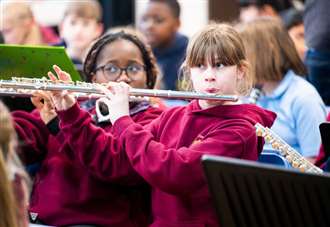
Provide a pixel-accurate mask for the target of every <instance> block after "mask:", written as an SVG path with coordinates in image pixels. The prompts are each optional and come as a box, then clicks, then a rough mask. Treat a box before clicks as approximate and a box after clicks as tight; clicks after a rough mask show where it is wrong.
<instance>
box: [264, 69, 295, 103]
mask: <svg viewBox="0 0 330 227" xmlns="http://www.w3.org/2000/svg"><path fill="white" fill-rule="evenodd" d="M293 76H294V73H293V71H291V70H289V71H288V72H287V73H286V74H285V76H284V77H283V79H282V80H281V82H280V84H279V85H278V86H277V87H276V88H275V90H274V91H273V92H272V94H270V95H266V96H267V97H268V98H274V99H276V98H279V97H281V96H282V95H283V94H284V93H285V91H286V90H287V89H288V88H289V86H290V84H291V82H292V80H293Z"/></svg>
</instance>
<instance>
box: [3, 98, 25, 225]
mask: <svg viewBox="0 0 330 227" xmlns="http://www.w3.org/2000/svg"><path fill="white" fill-rule="evenodd" d="M15 149H16V132H15V128H14V125H13V121H12V118H11V115H10V112H9V110H8V109H7V107H6V106H5V105H4V104H3V103H2V102H1V101H0V182H1V183H0V210H1V212H0V226H10V227H21V226H23V227H27V226H28V220H27V205H28V201H27V200H28V191H27V187H28V183H29V182H28V181H29V180H28V177H27V174H26V173H25V172H24V170H23V168H22V165H21V163H20V161H19V159H18V157H17V155H16V152H15ZM17 173H18V174H20V176H21V177H23V178H24V179H25V182H22V181H20V183H22V184H24V183H26V184H24V185H19V186H22V188H19V189H18V188H16V187H15V183H14V181H16V182H17V178H16V176H17V175H16V174H17ZM15 190H18V191H16V192H17V193H22V195H19V196H20V198H17V197H16V196H17V194H16V193H15ZM22 204H23V205H22Z"/></svg>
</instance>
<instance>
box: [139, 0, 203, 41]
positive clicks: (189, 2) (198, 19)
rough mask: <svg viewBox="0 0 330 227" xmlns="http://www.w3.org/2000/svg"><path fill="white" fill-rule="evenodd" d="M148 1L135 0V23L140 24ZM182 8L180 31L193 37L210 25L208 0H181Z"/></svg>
mask: <svg viewBox="0 0 330 227" xmlns="http://www.w3.org/2000/svg"><path fill="white" fill-rule="evenodd" d="M147 2H148V0H135V7H136V8H135V21H136V23H138V21H139V19H140V18H141V13H142V12H143V10H144V7H146V4H147ZM179 3H180V6H181V17H180V19H181V28H180V31H181V32H182V33H183V34H186V35H188V36H191V35H193V34H194V33H195V32H196V31H198V30H199V29H201V28H202V27H203V26H204V25H206V24H207V23H208V19H209V15H208V0H179Z"/></svg>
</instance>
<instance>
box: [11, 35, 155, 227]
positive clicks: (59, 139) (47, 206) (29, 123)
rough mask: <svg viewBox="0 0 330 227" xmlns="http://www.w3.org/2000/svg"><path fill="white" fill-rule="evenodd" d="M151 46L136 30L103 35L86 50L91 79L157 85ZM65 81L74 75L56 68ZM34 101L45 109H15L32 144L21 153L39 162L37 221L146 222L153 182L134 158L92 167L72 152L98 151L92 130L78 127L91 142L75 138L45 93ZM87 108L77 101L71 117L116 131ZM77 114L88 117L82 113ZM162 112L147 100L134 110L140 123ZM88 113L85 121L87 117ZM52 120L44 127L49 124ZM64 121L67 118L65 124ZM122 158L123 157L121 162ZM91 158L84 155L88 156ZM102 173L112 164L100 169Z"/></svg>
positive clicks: (23, 133) (18, 123)
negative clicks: (138, 170)
mask: <svg viewBox="0 0 330 227" xmlns="http://www.w3.org/2000/svg"><path fill="white" fill-rule="evenodd" d="M155 62H156V61H155V58H154V56H153V55H152V51H151V49H150V48H148V46H147V45H146V44H145V43H143V42H142V41H141V40H140V39H139V38H137V37H136V36H134V35H131V34H128V33H124V32H119V33H115V34H109V35H106V36H103V37H101V38H100V39H98V40H97V41H96V42H95V43H94V44H93V46H92V47H91V49H90V51H89V53H88V54H87V57H86V60H85V64H84V72H85V75H87V82H94V83H107V82H109V81H116V82H125V83H127V84H130V85H131V86H132V87H135V88H150V89H152V88H153V86H154V84H155V81H156V77H157V73H158V71H157V68H156V64H155ZM54 70H55V71H56V72H57V74H59V75H61V79H62V80H67V79H68V75H67V74H66V73H65V72H63V71H61V70H60V69H59V68H58V67H54ZM37 95H38V97H36V98H35V99H36V100H34V103H35V104H36V106H37V108H38V109H39V110H40V114H39V113H38V112H37V113H35V112H34V113H32V114H30V113H26V112H15V113H13V116H14V120H15V123H16V130H17V132H18V135H19V136H20V137H21V138H22V140H23V141H25V143H26V147H25V149H24V150H23V151H22V156H23V157H24V158H25V159H24V160H25V161H26V162H27V163H31V162H33V161H41V168H40V170H39V171H38V172H37V174H36V177H35V182H34V190H33V193H32V197H31V203H30V214H32V215H33V217H34V220H33V221H34V222H39V223H45V224H47V225H55V226H70V225H90V226H127V227H129V226H146V225H147V221H148V217H149V212H148V211H149V210H148V209H147V208H148V207H149V205H150V204H149V202H150V201H149V199H148V198H149V197H148V196H149V187H148V186H147V185H146V183H145V182H144V180H143V179H142V178H141V177H140V176H139V175H138V174H137V173H136V172H135V171H134V170H133V169H132V167H131V165H130V164H129V163H128V162H124V163H126V164H125V165H121V168H120V169H119V168H118V169H114V171H115V172H113V175H111V176H110V175H109V176H104V175H102V174H98V173H97V172H93V171H91V170H92V168H91V169H89V168H86V167H85V166H83V165H82V164H81V160H80V159H78V158H76V157H75V156H74V154H75V153H77V152H79V151H80V150H85V149H87V151H88V152H92V151H93V150H92V149H89V148H90V147H91V144H89V143H92V142H93V143H94V142H101V143H102V142H103V143H105V141H95V140H94V137H93V134H91V135H87V134H86V133H88V131H87V130H86V131H84V132H82V131H80V133H82V134H81V135H80V136H84V137H85V138H86V140H84V141H81V140H79V139H75V138H72V137H71V136H70V135H71V133H72V134H73V133H74V132H75V129H73V131H72V132H71V131H66V130H64V129H63V130H60V129H59V127H58V118H57V117H56V113H55V111H54V109H53V104H52V103H51V102H49V99H48V96H47V93H41V92H40V94H37ZM82 105H84V107H85V109H88V111H89V112H85V111H82V110H81V109H80V107H79V106H78V105H76V106H74V108H73V112H72V115H69V116H67V118H65V120H63V119H61V121H65V122H67V121H71V123H72V124H75V123H76V122H77V121H78V122H79V123H81V124H82V125H84V124H86V125H89V126H90V127H91V128H92V129H97V128H99V129H100V130H101V131H102V132H103V133H105V134H108V133H110V132H112V124H111V123H110V121H109V119H107V118H105V117H104V115H102V113H101V112H102V111H98V110H96V109H95V103H93V102H88V103H82ZM79 111H82V112H83V114H82V115H81V114H80V115H79V114H78V113H79ZM160 113H161V111H160V110H159V109H158V108H154V107H152V106H151V105H149V103H148V102H137V103H131V104H130V114H131V116H132V118H133V119H134V120H135V121H136V122H138V123H139V124H142V125H144V124H147V123H149V122H150V121H151V120H153V119H154V118H156V117H157V116H158V115H159V114H160ZM82 116H84V118H83V117H82ZM45 123H46V124H47V125H46V124H45ZM61 124H63V122H61ZM121 157H122V156H117V158H118V159H119V160H120V159H121ZM88 158H90V155H87V156H85V157H82V159H88ZM96 168H100V169H101V170H103V171H107V170H108V169H111V168H112V166H107V165H103V166H96Z"/></svg>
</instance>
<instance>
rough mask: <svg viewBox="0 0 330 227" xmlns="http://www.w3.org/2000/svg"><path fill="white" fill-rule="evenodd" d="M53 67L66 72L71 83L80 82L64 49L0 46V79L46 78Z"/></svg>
mask: <svg viewBox="0 0 330 227" xmlns="http://www.w3.org/2000/svg"><path fill="white" fill-rule="evenodd" d="M53 65H58V66H59V67H60V68H61V69H62V70H64V71H66V72H68V73H69V74H70V75H71V78H72V80H73V81H77V80H81V78H80V75H79V73H78V71H77V70H76V69H75V67H74V65H73V63H72V61H71V59H70V58H69V57H68V55H67V54H66V52H65V49H64V47H53V46H22V45H8V44H0V79H3V80H10V79H11V78H12V77H30V78H42V77H47V72H48V71H53V69H52V66H53ZM47 78H48V77H47Z"/></svg>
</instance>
